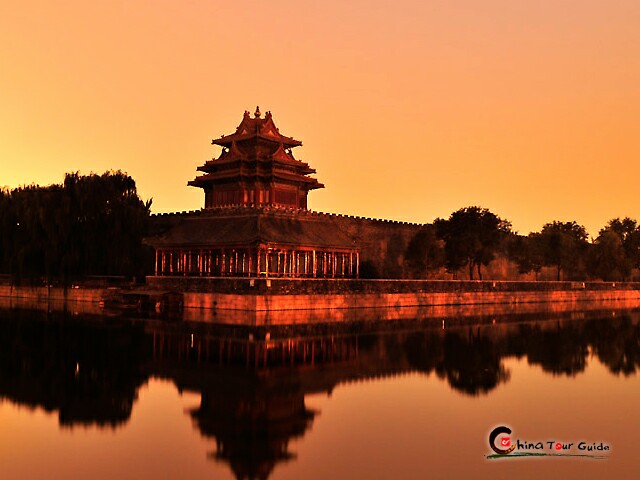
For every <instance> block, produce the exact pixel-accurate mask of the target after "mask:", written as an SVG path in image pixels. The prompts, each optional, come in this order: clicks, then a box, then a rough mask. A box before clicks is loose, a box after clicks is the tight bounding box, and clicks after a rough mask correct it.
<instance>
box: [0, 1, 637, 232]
mask: <svg viewBox="0 0 640 480" xmlns="http://www.w3.org/2000/svg"><path fill="white" fill-rule="evenodd" d="M639 21H640V4H638V3H637V2H634V1H631V0H627V1H622V0H620V1H614V2H607V4H606V5H604V4H603V3H602V2H599V1H596V0H587V1H580V2H579V1H577V0H569V1H566V2H562V3H561V4H558V2H554V1H551V0H543V1H541V2H536V3H535V4H533V2H512V1H508V0H488V1H487V2H482V4H479V3H478V2H474V1H472V0H457V1H453V2H442V1H430V2H417V1H409V0H404V1H402V2H400V3H398V2H395V3H393V4H387V3H386V2H382V1H373V2H372V1H367V2H365V1H361V0H358V1H355V2H349V3H348V4H345V3H344V2H337V1H327V2H323V3H321V4H317V5H316V4H304V5H302V6H301V5H300V4H299V3H297V2H293V1H275V2H271V3H270V4H269V5H268V6H267V5H265V4H254V3H249V4H237V3H222V2H217V3H215V4H214V2H211V1H204V0H194V1H192V2H189V3H188V4H185V3H180V2H176V1H173V0H163V1H160V2H149V3H147V2H133V3H122V4H118V3H116V2H89V3H87V2H79V1H78V0H72V1H70V2H66V3H65V4H63V5H59V4H51V3H50V2H45V1H42V0H34V1H30V2H20V3H16V2H14V3H12V4H8V5H4V6H1V7H0V60H1V61H2V64H3V65H5V71H4V72H3V73H4V74H3V75H2V76H0V99H1V100H2V105H3V108H2V110H1V111H0V128H1V130H0V131H1V132H2V135H0V158H2V176H1V177H0V186H4V185H6V186H7V187H10V188H13V187H16V186H19V185H23V184H31V183H37V184H41V185H46V184H51V183H59V182H61V181H62V179H63V177H64V174H65V173H66V172H73V171H80V173H82V174H88V173H90V172H95V173H102V172H104V171H106V170H122V171H124V172H127V173H128V174H130V175H131V176H132V177H133V178H134V179H135V180H136V183H137V185H138V189H139V193H140V195H141V196H142V197H143V199H148V198H153V207H152V208H153V211H154V212H168V211H176V210H178V211H179V210H193V209H198V208H200V207H201V206H202V204H203V194H202V192H201V191H200V189H196V188H189V187H187V185H186V183H187V181H189V180H192V179H193V178H195V176H196V167H197V166H198V165H201V164H202V163H204V161H206V160H207V159H209V158H212V157H215V156H217V154H218V152H219V150H218V147H213V146H211V145H210V141H211V139H213V138H216V137H218V136H220V135H222V134H229V133H232V132H233V131H234V130H235V127H236V126H237V125H238V123H239V122H240V120H241V118H242V114H243V112H244V110H249V111H251V112H253V111H254V109H255V107H256V105H259V106H260V108H261V110H262V111H263V112H265V111H267V110H270V111H271V112H272V113H273V118H274V121H275V122H276V124H277V125H278V127H279V128H280V131H281V133H283V134H284V135H288V136H292V137H294V138H296V139H298V140H301V141H302V142H303V144H304V145H303V146H302V147H299V148H296V149H295V151H294V153H295V155H296V158H298V159H300V160H303V161H305V162H307V163H309V165H310V166H311V167H312V168H315V169H317V171H318V173H317V175H315V177H316V178H317V179H318V180H319V181H320V182H322V183H324V184H325V185H326V188H325V189H322V190H318V191H313V192H311V193H310V195H309V207H310V208H312V209H314V210H318V211H325V212H335V213H345V214H352V215H360V216H365V217H375V218H387V219H395V220H404V221H411V222H419V223H427V222H432V221H433V220H434V219H435V218H436V217H442V218H446V217H448V216H449V214H450V213H451V212H453V211H455V210H457V209H459V208H461V207H466V206H470V205H480V206H482V207H485V208H489V209H490V210H491V211H492V212H494V213H496V214H498V215H500V216H501V217H502V218H505V219H507V220H509V221H511V222H512V224H513V228H514V230H516V231H519V232H520V233H524V234H526V233H528V232H529V231H535V230H539V229H540V228H541V227H542V225H543V224H545V223H547V222H551V221H553V220H562V221H570V220H575V221H577V222H578V223H580V224H582V225H584V226H585V227H586V228H587V230H588V231H589V233H590V234H591V235H592V236H595V235H597V233H598V230H599V229H600V228H601V227H603V226H604V225H605V224H606V222H607V221H609V220H610V219H611V218H614V217H625V216H630V217H632V218H636V219H639V220H640V209H638V204H637V193H636V192H637V187H636V183H637V180H636V178H637V177H638V174H640V162H638V161H637V160H638V158H639V157H640V156H639V154H640V136H638V135H637V133H636V130H637V118H638V112H640V91H638V89H637V85H638V84H640V57H638V55H637V52H638V49H639V47H640V35H638V34H637V31H638V25H639Z"/></svg>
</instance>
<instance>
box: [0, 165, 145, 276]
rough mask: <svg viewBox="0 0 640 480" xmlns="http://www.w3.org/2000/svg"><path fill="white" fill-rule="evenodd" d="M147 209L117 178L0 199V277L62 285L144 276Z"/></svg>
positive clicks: (125, 180) (132, 187) (124, 178)
mask: <svg viewBox="0 0 640 480" xmlns="http://www.w3.org/2000/svg"><path fill="white" fill-rule="evenodd" d="M150 206H151V201H147V202H146V203H145V202H143V201H142V200H141V199H140V197H139V196H138V193H137V190H136V184H135V181H134V180H133V179H132V178H131V177H130V176H128V175H126V174H124V173H122V172H120V171H117V172H106V173H104V174H102V175H96V174H91V175H86V176H84V175H79V174H78V173H69V174H67V175H66V176H65V179H64V182H63V184H62V185H49V186H46V187H41V186H25V187H20V188H16V189H13V190H3V191H0V272H1V273H4V274H10V275H11V277H12V279H13V281H15V282H25V281H27V282H33V281H39V280H46V281H48V282H53V281H60V282H63V283H64V284H65V285H66V284H68V282H70V281H72V280H73V279H77V278H82V277H85V276H88V275H118V276H126V277H135V276H141V275H144V274H145V273H146V269H147V268H148V265H152V264H153V262H152V257H151V255H152V253H151V251H150V250H149V249H148V247H144V246H143V245H142V238H143V237H144V236H145V235H146V234H147V231H148V227H149V214H150Z"/></svg>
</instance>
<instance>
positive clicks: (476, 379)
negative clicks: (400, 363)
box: [405, 329, 509, 395]
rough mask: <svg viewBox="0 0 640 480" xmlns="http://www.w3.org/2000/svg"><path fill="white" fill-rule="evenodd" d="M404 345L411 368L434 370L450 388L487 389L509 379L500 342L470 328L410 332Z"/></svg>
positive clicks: (468, 391)
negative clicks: (444, 331)
mask: <svg viewBox="0 0 640 480" xmlns="http://www.w3.org/2000/svg"><path fill="white" fill-rule="evenodd" d="M405 346H406V350H407V358H408V360H409V362H410V364H411V365H412V366H413V367H414V368H416V369H418V370H420V371H423V372H426V373H431V372H435V373H436V374H437V375H438V377H440V378H444V379H446V380H447V381H448V382H449V385H451V387H452V388H453V389H455V390H458V391H461V392H463V393H466V394H470V395H478V394H482V393H488V392H489V391H491V390H493V389H494V388H495V387H496V386H498V385H499V384H500V383H503V382H506V381H508V380H509V372H508V371H507V370H506V369H505V368H504V367H503V366H502V364H501V355H500V349H499V346H498V345H497V344H496V343H495V342H493V341H492V340H491V339H490V338H487V337H484V336H481V335H478V334H475V333H474V332H473V331H472V330H471V329H465V330H464V331H463V330H456V331H447V332H446V333H439V332H421V333H415V334H411V335H409V336H408V337H407V339H406V342H405Z"/></svg>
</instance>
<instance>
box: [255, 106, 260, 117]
mask: <svg viewBox="0 0 640 480" xmlns="http://www.w3.org/2000/svg"><path fill="white" fill-rule="evenodd" d="M254 115H255V117H256V118H260V107H259V106H258V107H256V113H254Z"/></svg>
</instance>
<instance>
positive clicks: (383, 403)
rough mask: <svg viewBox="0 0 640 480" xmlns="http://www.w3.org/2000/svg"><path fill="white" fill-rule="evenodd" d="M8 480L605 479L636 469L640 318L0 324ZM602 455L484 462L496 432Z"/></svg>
mask: <svg viewBox="0 0 640 480" xmlns="http://www.w3.org/2000/svg"><path fill="white" fill-rule="evenodd" d="M0 312H1V313H0V398H1V400H0V424H1V425H2V429H1V430H0V474H1V475H2V478H3V479H25V478H27V479H30V478H45V477H46V478H98V479H99V478H105V479H107V478H136V479H141V478H221V479H253V478H255V479H266V478H270V479H287V478H311V479H313V478H344V479H352V478H384V479H386V478H389V479H391V478H394V479H395V478H415V479H418V478H469V477H470V476H473V477H474V478H496V477H497V478H501V477H507V476H517V478H525V479H526V478H532V479H533V478H558V477H564V478H577V477H580V478H602V477H603V476H605V475H606V476H607V477H609V476H619V477H622V478H624V476H625V473H626V472H630V471H632V469H633V467H634V465H635V455H636V453H635V449H636V432H635V425H637V424H638V421H640V414H639V413H638V411H637V408H636V400H637V392H638V391H640V390H639V388H640V381H639V380H638V375H637V370H638V368H639V367H640V310H638V309H635V310H633V309H626V310H622V309H616V308H611V307H610V306H609V305H607V306H606V309H605V308H603V309H598V308H591V309H589V310H583V311H578V310H576V311H563V312H555V313H554V312H546V313H538V314H536V313H533V312H530V313H527V314H523V315H520V316H515V315H492V314H487V315H483V314H482V311H481V310H479V311H478V315H473V316H467V317H460V318H458V319H456V318H448V319H447V320H446V321H444V320H442V319H438V318H432V319H429V318H421V319H419V320H411V319H403V320H398V321H393V322H390V321H370V320H369V321H361V322H346V323H342V322H340V323H334V324H327V323H313V324H302V325H279V326H276V325H273V326H260V327H253V328H252V327H246V326H239V325H233V324H227V325H223V324H216V323H215V322H207V323H203V322H197V321H187V320H184V319H182V320H179V319H164V320H163V319H134V318H128V317H125V316H122V315H115V314H109V315H103V316H98V315H83V314H79V313H78V312H73V311H68V312H66V313H64V312H55V311H42V310H40V311H37V310H16V309H13V310H2V311H0ZM497 425H508V426H509V427H510V428H511V429H512V430H513V435H514V442H515V439H516V438H519V439H526V440H527V441H533V440H535V441H538V439H540V441H547V440H548V439H550V438H552V439H556V440H558V441H560V442H565V443H567V444H568V443H569V442H575V444H576V445H578V443H579V442H586V443H587V444H589V445H592V444H594V443H599V442H604V443H606V444H607V445H608V446H610V451H607V452H606V453H607V457H606V458H605V459H600V460H590V459H578V458H535V459H517V458H513V459H506V460H501V461H499V462H495V461H490V460H487V458H486V457H487V455H488V454H490V453H492V452H491V449H490V448H489V443H488V440H487V438H488V435H489V432H490V431H491V430H492V429H493V428H494V427H495V426H497Z"/></svg>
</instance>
